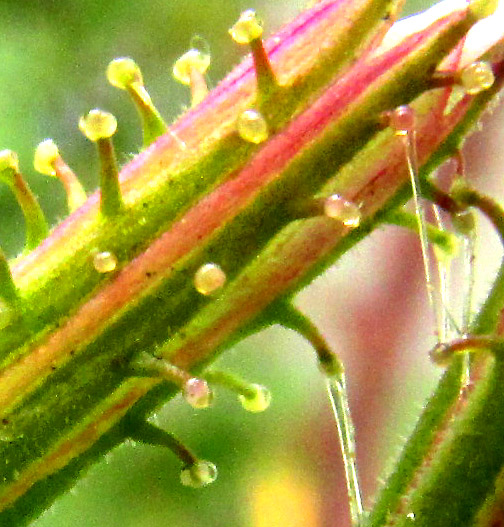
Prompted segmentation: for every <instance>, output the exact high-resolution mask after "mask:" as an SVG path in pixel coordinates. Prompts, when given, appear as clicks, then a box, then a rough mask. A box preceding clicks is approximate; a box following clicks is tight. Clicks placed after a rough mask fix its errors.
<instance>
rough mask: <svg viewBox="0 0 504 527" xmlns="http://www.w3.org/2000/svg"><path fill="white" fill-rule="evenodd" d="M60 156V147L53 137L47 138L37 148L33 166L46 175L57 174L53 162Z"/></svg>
mask: <svg viewBox="0 0 504 527" xmlns="http://www.w3.org/2000/svg"><path fill="white" fill-rule="evenodd" d="M58 157H59V151H58V147H57V146H56V144H55V143H54V141H53V140H52V139H45V140H44V141H42V142H41V143H39V144H38V146H37V148H36V149H35V157H34V159H33V167H34V168H35V170H36V171H37V172H40V173H41V174H45V175H46V176H55V175H56V172H55V170H54V166H53V163H54V161H55V160H56V159H57V158H58Z"/></svg>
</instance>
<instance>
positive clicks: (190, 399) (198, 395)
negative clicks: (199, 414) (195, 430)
mask: <svg viewBox="0 0 504 527" xmlns="http://www.w3.org/2000/svg"><path fill="white" fill-rule="evenodd" d="M182 395H183V396H184V399H185V400H186V401H187V403H189V404H190V405H191V406H192V407H193V408H197V409H201V408H208V407H209V406H210V405H211V404H212V402H213V392H212V390H211V389H210V387H209V386H208V383H207V382H206V381H205V380H204V379H198V378H197V377H191V378H190V379H188V380H187V381H186V382H185V383H184V386H183V390H182Z"/></svg>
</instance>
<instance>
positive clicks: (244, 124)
mask: <svg viewBox="0 0 504 527" xmlns="http://www.w3.org/2000/svg"><path fill="white" fill-rule="evenodd" d="M236 126H237V129H238V133H239V134H240V137H241V138H242V139H244V140H245V141H248V142H249V143H255V144H256V145H258V144H260V143H262V142H263V141H266V139H268V135H269V132H268V123H267V122H266V119H265V118H264V117H263V116H262V115H261V114H260V113H259V112H258V111H257V110H245V111H244V112H243V113H241V114H240V116H239V117H238V122H237V125H236Z"/></svg>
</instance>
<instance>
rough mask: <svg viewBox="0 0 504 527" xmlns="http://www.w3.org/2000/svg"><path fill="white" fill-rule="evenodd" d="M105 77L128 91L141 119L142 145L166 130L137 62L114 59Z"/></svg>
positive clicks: (149, 142)
mask: <svg viewBox="0 0 504 527" xmlns="http://www.w3.org/2000/svg"><path fill="white" fill-rule="evenodd" d="M107 79H108V81H109V82H110V84H112V86H115V87H116V88H119V89H120V90H125V91H127V92H128V93H129V95H130V97H131V99H132V101H133V103H134V105H135V107H136V109H137V112H138V114H139V115H140V119H141V121H142V133H143V146H144V147H147V146H149V145H150V144H151V143H153V142H154V141H155V140H156V139H157V138H158V137H160V136H161V135H163V134H164V133H165V132H166V131H167V129H168V128H167V126H166V124H165V122H164V120H163V118H162V117H161V114H160V113H159V112H158V110H157V108H156V107H155V106H154V104H153V102H152V99H151V97H150V95H149V93H148V91H147V90H146V89H145V86H144V82H143V76H142V72H141V70H140V67H139V66H138V64H137V63H136V62H135V61H134V60H133V59H131V58H129V57H120V58H117V59H114V60H113V61H112V62H110V64H109V65H108V67H107Z"/></svg>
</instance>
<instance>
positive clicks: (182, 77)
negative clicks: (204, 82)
mask: <svg viewBox="0 0 504 527" xmlns="http://www.w3.org/2000/svg"><path fill="white" fill-rule="evenodd" d="M209 66H210V54H209V53H203V52H202V51H200V50H199V49H196V48H192V49H190V50H189V51H188V52H187V53H184V54H183V55H182V56H181V57H180V58H179V59H178V60H177V61H176V62H175V64H174V65H173V76H174V77H175V79H176V80H178V81H179V82H181V83H182V84H187V85H189V84H191V69H193V68H194V69H195V70H196V71H199V73H201V74H202V75H204V74H205V73H206V70H207V69H208V67H209Z"/></svg>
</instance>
